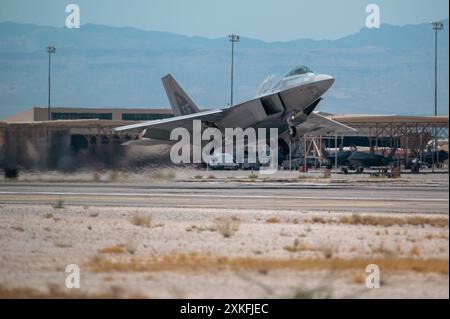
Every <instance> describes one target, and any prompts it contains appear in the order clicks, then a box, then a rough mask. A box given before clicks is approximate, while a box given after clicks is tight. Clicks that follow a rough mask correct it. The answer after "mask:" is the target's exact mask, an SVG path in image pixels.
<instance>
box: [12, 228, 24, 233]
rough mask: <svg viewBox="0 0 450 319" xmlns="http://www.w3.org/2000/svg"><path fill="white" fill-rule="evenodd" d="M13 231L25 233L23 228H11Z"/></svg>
mask: <svg viewBox="0 0 450 319" xmlns="http://www.w3.org/2000/svg"><path fill="white" fill-rule="evenodd" d="M11 229H12V230H15V231H18V232H21V233H23V232H24V231H25V228H23V227H22V226H11Z"/></svg>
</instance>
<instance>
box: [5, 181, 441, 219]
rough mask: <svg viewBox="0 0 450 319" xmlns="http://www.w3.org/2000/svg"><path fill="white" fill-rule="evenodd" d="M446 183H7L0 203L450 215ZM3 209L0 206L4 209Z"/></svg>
mask: <svg viewBox="0 0 450 319" xmlns="http://www.w3.org/2000/svg"><path fill="white" fill-rule="evenodd" d="M448 191H449V190H448V185H446V186H443V185H436V186H424V185H420V186H395V185H389V184H388V185H351V184H350V185H330V184H323V185H321V184H305V185H303V184H284V183H234V182H226V183H223V182H168V183H163V184H159V185H156V184H155V185H136V184H110V183H96V184H94V183H39V182H33V183H23V182H19V183H3V184H0V205H1V204H3V205H4V204H40V205H50V204H53V203H55V202H56V201H57V200H59V199H62V200H63V201H64V205H87V206H136V207H186V208H189V207H195V208H222V209H262V210H283V209H298V210H331V211H346V212H399V213H401V212H405V213H439V214H448V213H449V193H448ZM0 210H1V207H0Z"/></svg>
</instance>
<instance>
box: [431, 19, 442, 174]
mask: <svg viewBox="0 0 450 319" xmlns="http://www.w3.org/2000/svg"><path fill="white" fill-rule="evenodd" d="M432 26H433V30H434V116H437V115H438V108H437V81H438V78H437V60H438V31H441V30H443V29H444V24H443V23H442V22H433V23H432ZM433 135H434V150H433V154H432V164H433V172H434V169H435V156H436V159H437V161H439V155H438V152H437V131H436V127H435V128H434V134H433ZM437 161H436V162H437Z"/></svg>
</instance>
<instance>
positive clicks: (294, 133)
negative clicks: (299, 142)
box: [289, 125, 297, 137]
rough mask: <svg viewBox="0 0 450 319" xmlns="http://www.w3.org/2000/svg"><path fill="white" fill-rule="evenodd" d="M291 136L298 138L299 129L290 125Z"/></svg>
mask: <svg viewBox="0 0 450 319" xmlns="http://www.w3.org/2000/svg"><path fill="white" fill-rule="evenodd" d="M289 135H290V136H291V137H296V136H297V128H296V127H295V126H294V125H289Z"/></svg>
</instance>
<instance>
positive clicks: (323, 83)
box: [316, 74, 334, 92]
mask: <svg viewBox="0 0 450 319" xmlns="http://www.w3.org/2000/svg"><path fill="white" fill-rule="evenodd" d="M316 83H317V85H318V86H319V87H320V88H321V90H322V92H326V91H327V90H328V89H329V88H330V87H331V86H332V85H333V83H334V78H333V77H332V76H330V75H326V74H319V75H317V76H316Z"/></svg>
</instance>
